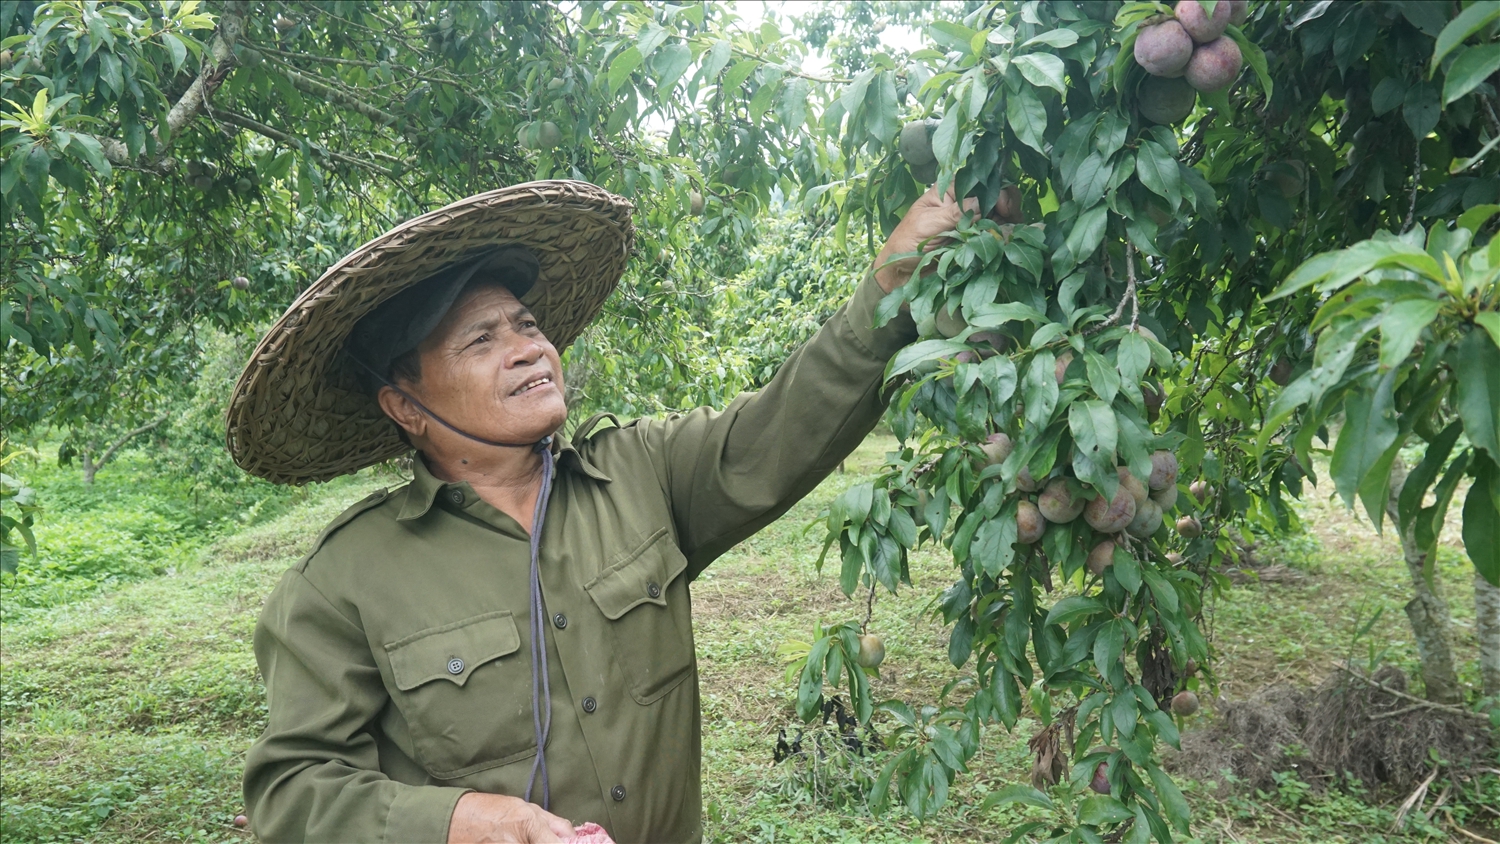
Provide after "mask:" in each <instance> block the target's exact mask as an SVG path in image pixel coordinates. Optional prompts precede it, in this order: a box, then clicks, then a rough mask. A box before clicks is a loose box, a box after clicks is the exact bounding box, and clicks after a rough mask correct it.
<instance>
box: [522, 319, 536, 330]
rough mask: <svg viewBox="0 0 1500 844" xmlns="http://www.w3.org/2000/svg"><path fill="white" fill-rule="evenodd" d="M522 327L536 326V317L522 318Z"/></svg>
mask: <svg viewBox="0 0 1500 844" xmlns="http://www.w3.org/2000/svg"><path fill="white" fill-rule="evenodd" d="M521 327H522V328H536V320H534V319H523V320H521Z"/></svg>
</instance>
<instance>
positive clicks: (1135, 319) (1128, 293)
mask: <svg viewBox="0 0 1500 844" xmlns="http://www.w3.org/2000/svg"><path fill="white" fill-rule="evenodd" d="M1108 267H1109V262H1108V261H1106V262H1105V268H1106V269H1107V268H1108ZM1126 302H1129V303H1130V305H1131V311H1130V330H1131V331H1136V330H1137V329H1138V327H1139V325H1140V319H1141V303H1140V300H1139V298H1138V297H1137V296H1136V284H1135V252H1134V251H1133V250H1132V249H1131V246H1130V244H1128V243H1127V244H1125V295H1124V296H1121V297H1120V304H1118V305H1116V306H1115V312H1114V313H1112V314H1110V315H1109V319H1106V320H1105V321H1103V322H1101V323H1099V324H1098V325H1096V326H1094V327H1093V329H1092V330H1090V331H1089V332H1088V333H1090V334H1095V333H1098V332H1100V331H1103V330H1104V329H1106V328H1109V327H1110V326H1111V325H1118V324H1119V323H1120V320H1121V319H1122V318H1123V317H1124V316H1125V303H1126Z"/></svg>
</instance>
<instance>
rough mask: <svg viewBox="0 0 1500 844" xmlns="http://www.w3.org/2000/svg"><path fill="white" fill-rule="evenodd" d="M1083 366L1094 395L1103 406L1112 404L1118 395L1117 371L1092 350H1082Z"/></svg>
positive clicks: (1118, 379) (1118, 376) (1118, 378)
mask: <svg viewBox="0 0 1500 844" xmlns="http://www.w3.org/2000/svg"><path fill="white" fill-rule="evenodd" d="M1083 366H1084V369H1085V370H1086V371H1087V372H1088V376H1089V386H1090V387H1093V388H1094V395H1096V396H1098V397H1099V398H1100V400H1102V401H1103V402H1104V403H1105V404H1113V403H1114V401H1115V396H1117V395H1119V393H1120V375H1119V371H1118V370H1116V369H1115V368H1114V367H1113V366H1110V365H1109V361H1108V360H1106V359H1105V357H1104V355H1101V354H1099V353H1098V352H1096V351H1094V350H1093V349H1084V351H1083Z"/></svg>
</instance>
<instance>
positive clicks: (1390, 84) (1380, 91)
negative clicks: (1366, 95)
mask: <svg viewBox="0 0 1500 844" xmlns="http://www.w3.org/2000/svg"><path fill="white" fill-rule="evenodd" d="M1404 99H1406V80H1405V79H1402V78H1401V77H1399V76H1387V77H1386V78H1384V79H1382V80H1380V84H1379V85H1376V86H1375V90H1374V91H1371V92H1370V110H1371V111H1373V112H1375V116H1376V117H1379V116H1381V115H1384V114H1385V113H1386V112H1389V111H1392V110H1394V109H1395V108H1396V107H1397V106H1399V105H1401V101H1402V100H1404Z"/></svg>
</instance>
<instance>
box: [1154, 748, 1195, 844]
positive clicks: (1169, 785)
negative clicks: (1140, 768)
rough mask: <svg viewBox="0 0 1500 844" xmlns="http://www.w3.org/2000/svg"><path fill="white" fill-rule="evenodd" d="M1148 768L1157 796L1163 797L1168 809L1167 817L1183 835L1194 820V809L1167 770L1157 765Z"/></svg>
mask: <svg viewBox="0 0 1500 844" xmlns="http://www.w3.org/2000/svg"><path fill="white" fill-rule="evenodd" d="M1146 770H1147V771H1148V772H1149V773H1150V774H1151V783H1152V784H1153V785H1155V786H1156V796H1157V797H1159V798H1160V799H1161V804H1162V807H1163V808H1165V809H1166V810H1167V819H1168V820H1170V821H1171V822H1172V826H1175V827H1177V830H1178V831H1179V832H1181V833H1182V834H1183V835H1187V833H1188V822H1189V821H1191V820H1192V817H1193V813H1192V810H1191V809H1189V808H1188V803H1187V800H1186V799H1184V798H1183V796H1182V791H1181V790H1180V789H1178V788H1177V783H1175V782H1172V778H1171V777H1170V776H1167V772H1166V771H1163V770H1162V769H1161V768H1158V767H1156V766H1155V765H1149V766H1147V768H1146Z"/></svg>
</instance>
